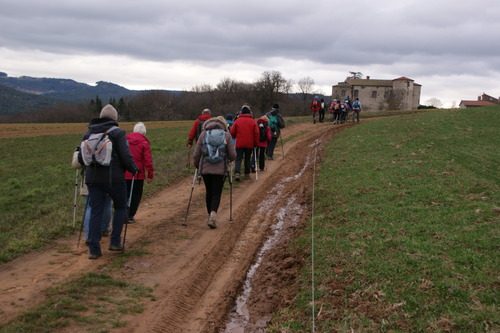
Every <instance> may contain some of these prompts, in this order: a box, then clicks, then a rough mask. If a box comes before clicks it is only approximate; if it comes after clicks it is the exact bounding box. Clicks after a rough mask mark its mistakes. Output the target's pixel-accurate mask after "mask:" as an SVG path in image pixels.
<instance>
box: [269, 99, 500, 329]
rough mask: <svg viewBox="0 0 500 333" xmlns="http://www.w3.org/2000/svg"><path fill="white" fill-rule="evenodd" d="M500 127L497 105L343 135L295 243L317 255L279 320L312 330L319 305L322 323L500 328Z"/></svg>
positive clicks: (381, 123) (276, 324)
mask: <svg viewBox="0 0 500 333" xmlns="http://www.w3.org/2000/svg"><path fill="white" fill-rule="evenodd" d="M499 128H500V108H499V107H491V108H480V109H473V110H470V109H469V110H450V111H440V112H433V113H425V114H415V115H407V116H404V117H392V118H383V119H377V120H373V121H370V122H366V123H363V124H362V125H361V126H355V127H352V128H350V129H348V130H346V131H344V132H342V133H341V134H340V135H338V136H335V137H334V139H333V140H332V141H331V142H330V143H329V145H328V146H327V147H326V148H325V156H324V157H323V160H322V164H321V170H320V171H319V174H318V176H317V184H316V195H315V198H317V200H316V202H315V210H314V218H313V219H312V221H311V222H312V223H314V228H311V227H310V228H309V229H308V230H307V231H306V232H305V233H304V235H303V237H302V238H300V239H299V240H297V242H296V244H295V245H294V247H293V249H292V251H296V252H297V255H300V254H301V253H307V255H308V258H307V259H306V261H307V262H308V263H309V264H308V265H307V266H306V268H305V269H304V270H303V272H302V276H301V281H302V282H301V285H300V287H299V291H298V295H297V298H296V300H295V302H294V305H293V306H290V307H288V308H286V309H284V310H283V311H280V312H279V313H276V314H275V317H274V319H273V324H272V327H271V329H270V330H269V331H271V332H306V331H311V328H312V327H313V316H312V308H313V305H314V310H315V312H314V313H315V317H314V318H315V320H314V326H315V330H316V331H317V332H499V331H500V312H499V309H498V305H499V303H498V302H499V299H500V293H499V290H498V287H499V282H500V281H499V244H500V237H499V236H500V233H499V222H500V218H499V215H500V201H499V186H500V178H499V176H500V173H499V165H500V151H499V147H500V135H499V134H500V133H499ZM313 230H314V234H313V235H312V234H311V233H312V231H313ZM312 240H314V253H315V256H314V262H315V269H314V274H313V272H312V265H311V260H312V259H311V253H312V249H313V247H312V243H313V242H312ZM313 276H314V285H315V286H316V287H315V294H314V302H313V297H312V293H311V290H312V287H311V286H312V284H313Z"/></svg>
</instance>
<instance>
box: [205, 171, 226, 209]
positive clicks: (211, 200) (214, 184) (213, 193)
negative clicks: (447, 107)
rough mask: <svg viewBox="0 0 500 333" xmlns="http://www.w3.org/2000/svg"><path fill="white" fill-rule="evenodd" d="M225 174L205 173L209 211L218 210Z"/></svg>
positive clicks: (206, 199) (206, 198)
mask: <svg viewBox="0 0 500 333" xmlns="http://www.w3.org/2000/svg"><path fill="white" fill-rule="evenodd" d="M224 180H225V176H222V175H203V182H204V183H205V190H206V195H205V201H206V204H207V212H208V214H210V212H217V210H218V209H219V205H220V198H221V195H222V189H223V188H224Z"/></svg>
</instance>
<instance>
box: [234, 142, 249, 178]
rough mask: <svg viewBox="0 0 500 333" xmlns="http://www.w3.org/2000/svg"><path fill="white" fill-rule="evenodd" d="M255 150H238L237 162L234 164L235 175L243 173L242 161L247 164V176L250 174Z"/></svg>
mask: <svg viewBox="0 0 500 333" xmlns="http://www.w3.org/2000/svg"><path fill="white" fill-rule="evenodd" d="M252 153H253V148H236V161H235V163H234V173H235V174H236V173H241V172H240V171H241V161H243V160H244V162H245V175H249V174H250V166H251V165H252V162H251V160H252Z"/></svg>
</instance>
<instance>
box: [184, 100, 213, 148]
mask: <svg viewBox="0 0 500 333" xmlns="http://www.w3.org/2000/svg"><path fill="white" fill-rule="evenodd" d="M210 113H211V111H210V109H208V108H205V109H203V111H201V115H200V116H199V117H198V118H196V120H195V121H194V123H193V126H192V127H191V131H189V137H188V142H187V147H188V148H191V147H192V146H193V141H195V140H198V138H199V136H200V134H201V132H202V131H203V123H204V122H205V121H207V120H208V119H210V118H211V117H212V116H211V115H210Z"/></svg>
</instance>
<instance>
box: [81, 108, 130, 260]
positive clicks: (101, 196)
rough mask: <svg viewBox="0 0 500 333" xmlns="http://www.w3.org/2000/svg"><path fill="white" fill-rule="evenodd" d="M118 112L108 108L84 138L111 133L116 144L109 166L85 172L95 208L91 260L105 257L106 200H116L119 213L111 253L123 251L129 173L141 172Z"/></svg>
mask: <svg viewBox="0 0 500 333" xmlns="http://www.w3.org/2000/svg"><path fill="white" fill-rule="evenodd" d="M117 119H118V112H117V111H116V109H115V108H114V107H113V106H112V105H109V104H108V105H106V106H105V107H104V108H102V110H101V114H100V116H99V118H94V119H92V120H91V121H90V122H89V125H88V130H87V132H86V133H85V134H84V135H83V137H82V141H83V140H86V139H88V138H89V137H90V135H91V134H94V133H107V134H108V137H109V139H110V141H111V143H112V147H113V152H112V157H111V162H110V165H109V166H103V165H89V166H87V167H86V168H85V184H87V187H88V191H89V205H90V207H91V214H90V221H89V238H88V245H89V259H97V258H99V257H100V256H102V251H101V245H100V241H101V236H102V233H101V221H102V218H103V213H104V207H105V199H106V196H107V195H109V196H110V197H111V199H112V200H113V207H114V209H115V211H114V214H113V225H112V232H111V237H110V244H109V248H108V249H109V250H110V251H123V245H122V242H121V233H122V229H123V223H124V221H125V218H126V214H127V185H126V183H125V170H128V171H130V172H131V173H137V172H138V168H137V166H136V165H135V163H134V160H133V158H132V155H131V154H130V150H129V147H128V142H127V138H126V137H125V134H126V133H125V131H124V130H123V129H121V128H119V127H118V123H117ZM78 163H80V164H81V165H84V161H83V157H82V152H81V150H80V151H79V153H78Z"/></svg>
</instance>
